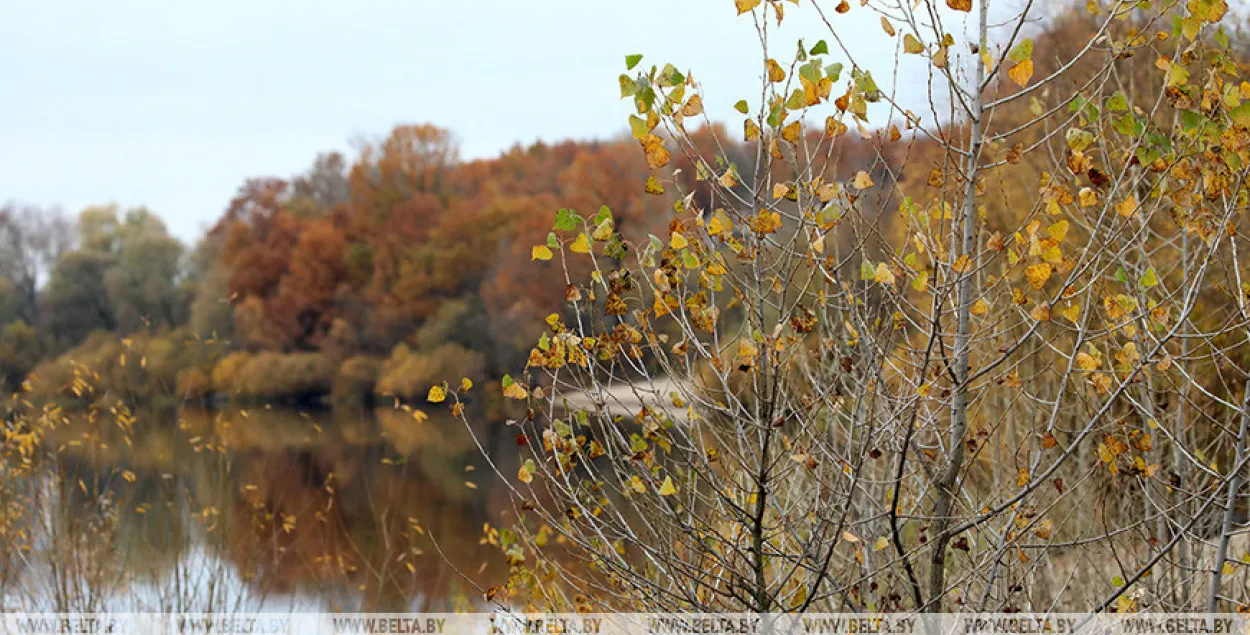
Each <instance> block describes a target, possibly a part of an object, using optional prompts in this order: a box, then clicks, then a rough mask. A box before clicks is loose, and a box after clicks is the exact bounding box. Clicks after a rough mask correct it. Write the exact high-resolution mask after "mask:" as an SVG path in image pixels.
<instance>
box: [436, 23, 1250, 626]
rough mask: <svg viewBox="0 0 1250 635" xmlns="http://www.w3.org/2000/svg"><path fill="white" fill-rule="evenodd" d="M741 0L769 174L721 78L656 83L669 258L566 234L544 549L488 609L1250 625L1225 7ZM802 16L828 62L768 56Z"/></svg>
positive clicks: (625, 82) (517, 484)
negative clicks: (516, 606)
mask: <svg viewBox="0 0 1250 635" xmlns="http://www.w3.org/2000/svg"><path fill="white" fill-rule="evenodd" d="M735 5H736V6H737V9H738V13H739V14H740V15H743V16H744V18H743V19H748V18H749V19H750V20H751V21H752V22H753V23H754V25H755V27H756V32H757V33H758V34H759V36H760V44H761V55H760V58H759V67H758V68H756V69H743V72H750V73H752V74H755V73H758V74H760V75H761V76H762V86H761V91H760V93H759V95H760V98H759V99H758V100H757V101H755V102H754V103H752V102H749V101H747V100H743V101H741V102H739V103H738V104H737V106H736V108H737V109H738V110H739V111H740V112H741V113H743V115H744V116H745V117H744V120H743V122H742V130H743V131H744V138H745V140H746V141H747V142H748V144H749V145H748V149H749V152H747V153H746V154H745V155H737V156H730V153H729V152H728V151H726V150H724V149H723V148H729V147H732V146H731V145H730V143H729V142H728V141H725V142H724V143H707V142H706V141H702V140H699V139H697V137H696V134H695V133H694V132H692V128H694V125H693V124H694V122H695V121H700V120H705V118H706V117H705V115H704V114H703V99H705V98H706V95H707V94H710V93H705V92H704V87H703V86H701V85H699V84H698V83H696V82H695V81H694V80H693V79H692V74H691V73H683V72H680V71H679V70H678V69H677V68H676V67H675V66H673V65H672V64H657V65H653V66H650V67H649V68H648V67H646V66H640V60H641V56H630V57H628V58H627V59H626V66H627V72H626V73H625V74H623V75H621V77H620V78H619V81H620V86H621V91H622V94H623V96H625V97H627V98H629V100H630V102H631V104H632V105H633V106H634V111H635V112H634V114H632V115H630V124H631V129H632V131H633V135H634V137H635V138H636V139H637V141H638V143H639V145H640V146H641V149H642V151H643V155H644V156H645V158H646V160H647V163H648V164H649V166H650V167H651V169H652V173H651V174H650V175H649V176H648V177H647V178H646V182H645V185H644V184H642V183H639V184H638V185H639V187H640V188H645V190H646V191H647V192H649V193H651V194H655V195H658V196H661V197H663V198H664V199H665V200H666V201H669V202H671V203H672V207H673V210H674V213H673V214H672V216H671V218H670V223H669V227H668V229H667V230H666V231H664V232H663V233H661V234H659V235H658V236H651V237H649V238H647V239H642V240H637V239H633V240H631V239H628V238H622V237H621V236H620V235H619V234H618V232H617V231H616V226H617V221H616V218H615V217H614V215H613V213H612V211H611V210H610V209H608V208H606V207H605V208H604V209H603V210H601V211H600V212H599V213H598V214H594V215H579V214H577V213H576V212H573V211H571V210H567V209H564V210H561V211H560V212H559V213H558V214H557V216H556V220H555V223H554V226H553V227H552V233H551V236H549V237H548V238H547V240H545V241H543V242H539V243H537V244H534V245H533V247H532V248H531V253H532V258H533V259H535V260H539V261H551V262H552V263H553V264H554V265H555V266H557V267H558V268H559V269H560V270H562V271H563V274H562V275H557V276H555V277H556V278H557V282H556V285H557V287H566V295H565V297H566V300H567V305H566V309H565V310H564V311H562V312H561V313H560V314H557V315H552V316H550V317H548V318H547V319H546V325H547V331H546V332H545V333H543V335H542V336H541V338H540V339H539V340H538V342H537V345H536V346H535V347H534V348H533V350H532V351H531V353H530V357H529V361H528V364H527V367H526V370H525V373H524V374H513V375H512V376H510V377H506V378H505V379H504V382H503V390H504V394H505V396H508V397H510V398H512V399H517V400H520V401H524V402H525V405H526V406H527V408H526V409H525V411H524V412H525V413H526V416H525V417H523V418H522V424H521V425H522V428H523V430H524V432H525V433H526V439H527V442H526V443H523V444H521V450H520V451H521V453H522V456H521V461H522V462H521V464H520V468H519V470H518V471H517V473H516V474H512V473H507V474H504V473H503V472H502V470H499V468H498V467H497V468H496V469H497V472H499V474H500V476H501V477H503V478H505V479H506V480H507V482H508V486H509V490H510V493H511V496H512V497H513V502H514V510H515V512H516V515H517V518H518V521H517V522H516V523H515V525H513V526H512V527H510V528H508V530H507V533H508V540H506V541H504V542H503V546H504V547H505V549H506V551H507V553H508V556H509V561H510V563H511V564H512V566H513V571H512V573H513V574H512V577H511V578H510V579H509V582H508V584H507V585H506V587H504V588H503V589H494V590H492V592H491V593H490V594H489V595H490V596H491V597H494V598H496V599H498V600H500V601H504V598H511V600H512V601H518V602H525V603H531V604H535V605H538V606H539V607H540V608H546V607H554V608H567V607H570V606H573V605H575V604H579V603H580V602H584V601H590V602H594V603H600V604H602V605H603V606H604V608H606V609H622V608H623V609H627V610H628V609H632V610H646V611H657V610H694V611H722V610H728V611H749V612H777V611H805V610H815V609H825V610H852V611H872V610H917V611H941V610H949V609H954V608H955V607H956V606H957V605H958V606H963V607H969V608H971V609H973V610H982V611H1010V610H1029V609H1034V610H1053V609H1055V608H1060V609H1065V610H1091V609H1092V610H1097V611H1101V610H1104V609H1108V608H1114V609H1116V610H1119V611H1130V610H1135V609H1137V608H1152V609H1155V610H1192V609H1196V608H1208V609H1209V610H1215V609H1218V608H1222V607H1231V606H1238V607H1245V606H1246V605H1247V602H1250V596H1247V594H1246V591H1245V589H1246V588H1247V587H1246V585H1245V584H1244V582H1245V576H1246V575H1247V573H1246V567H1245V566H1244V565H1242V564H1239V563H1237V562H1236V561H1235V560H1234V556H1230V550H1229V548H1228V545H1229V543H1230V541H1231V538H1232V535H1233V533H1234V531H1235V529H1236V522H1235V519H1236V518H1237V517H1238V515H1239V514H1240V513H1242V512H1241V511H1240V509H1241V507H1242V506H1243V505H1244V504H1245V503H1244V502H1242V500H1241V498H1240V494H1239V492H1240V491H1241V487H1242V483H1243V482H1244V481H1243V480H1242V479H1243V475H1244V473H1245V470H1246V463H1247V462H1248V461H1250V452H1247V441H1248V439H1247V414H1246V413H1247V408H1246V405H1245V404H1246V403H1250V402H1247V401H1246V400H1247V399H1250V355H1247V353H1250V349H1247V346H1250V339H1248V338H1247V336H1248V335H1250V330H1247V325H1248V324H1250V309H1247V307H1246V296H1247V293H1248V291H1247V290H1250V285H1246V284H1244V283H1243V281H1242V280H1243V277H1244V276H1245V275H1247V274H1250V272H1248V271H1247V270H1246V268H1245V266H1244V264H1243V263H1242V260H1241V259H1242V256H1241V251H1244V247H1243V246H1242V245H1243V242H1244V237H1245V231H1246V229H1247V227H1248V223H1247V219H1246V214H1245V210H1246V207H1247V201H1248V200H1250V190H1247V189H1246V187H1245V185H1244V182H1245V177H1246V176H1247V175H1248V174H1250V90H1244V89H1243V88H1242V87H1243V86H1247V84H1245V83H1244V81H1243V80H1244V79H1245V78H1246V68H1247V66H1246V64H1245V61H1246V57H1245V56H1244V54H1243V53H1244V51H1239V50H1237V49H1235V48H1234V47H1232V45H1231V43H1230V41H1229V38H1228V36H1227V34H1226V32H1225V30H1224V27H1223V26H1221V22H1222V21H1224V20H1225V13H1226V10H1227V5H1226V3H1225V2H1223V1H1222V0H1194V1H1192V2H1189V3H1187V4H1184V5H1183V6H1182V5H1181V4H1180V3H1172V4H1167V5H1166V6H1162V7H1156V6H1153V5H1146V4H1135V5H1131V6H1130V5H1129V4H1126V3H1115V5H1114V6H1112V7H1102V6H1101V5H1100V4H1099V3H1089V4H1088V5H1082V6H1080V7H1074V8H1073V9H1072V10H1071V11H1070V12H1067V13H1061V14H1060V15H1059V17H1057V18H1055V19H1052V20H1050V21H1049V22H1048V23H1047V24H1046V25H1045V26H1044V27H1043V30H1042V31H1040V32H1035V31H1034V30H1033V28H1032V27H1030V26H1029V25H1030V23H1031V22H1033V21H1035V20H1036V19H1037V18H1040V17H1044V16H1042V15H1041V14H1040V13H1041V9H1040V8H1036V7H1035V6H1034V3H1031V2H1028V3H1024V4H1023V5H1022V6H1021V7H1019V8H1018V10H1015V13H1014V14H1011V15H1009V16H1001V15H998V14H997V12H996V13H995V14H994V15H993V16H991V13H990V2H989V1H988V0H978V2H976V3H975V5H976V6H975V7H974V6H973V5H974V3H973V2H972V1H971V0H947V2H945V3H940V2H935V1H934V0H921V1H920V2H914V3H913V2H890V1H885V2H874V1H872V0H869V1H866V2H863V3H849V2H842V3H841V4H840V5H838V6H837V7H836V8H831V9H827V8H826V7H825V6H824V5H821V4H810V5H808V6H807V7H806V13H803V12H796V10H794V9H793V8H790V7H789V6H788V5H786V4H785V3H781V2H761V1H760V0H736V1H735ZM861 5H862V6H861ZM783 9H784V13H783ZM850 11H856V12H866V11H874V12H876V14H878V15H876V16H874V17H876V18H879V20H880V23H881V25H882V29H883V30H884V31H885V33H886V34H887V35H888V36H889V37H892V38H895V41H896V42H898V48H897V55H898V57H897V59H898V62H899V64H911V65H915V66H917V67H919V68H923V69H925V70H924V72H926V73H927V74H928V75H929V76H930V77H931V78H932V80H931V84H930V86H929V99H928V104H927V107H928V112H925V113H923V114H917V113H915V112H912V111H910V110H908V109H907V108H906V106H904V105H903V104H900V103H899V100H898V98H897V97H898V96H897V95H896V94H895V93H893V92H892V91H891V90H890V89H888V88H887V83H886V82H884V81H881V80H878V79H875V78H874V77H873V76H872V73H871V71H870V70H869V66H873V65H870V64H867V52H866V51H854V50H847V49H845V48H844V47H843V40H842V39H840V38H839V37H838V29H839V28H840V26H839V25H840V24H842V22H841V21H842V20H844V19H845V18H843V17H842V14H844V13H847V12H850ZM1081 12H1086V14H1085V15H1084V16H1083V17H1082V15H1081ZM804 15H806V16H808V17H810V18H813V19H812V21H811V25H812V27H813V28H818V29H827V30H828V34H827V35H825V37H827V38H828V40H823V39H822V40H819V41H817V42H816V43H815V44H814V45H813V44H812V43H811V42H812V40H811V39H809V40H808V41H807V43H806V44H805V43H803V42H800V43H799V46H798V47H797V48H796V47H795V46H794V44H793V43H789V42H787V43H781V44H777V43H776V42H775V41H773V39H771V35H770V32H769V30H768V29H767V26H768V25H769V24H771V23H772V22H774V21H776V22H781V21H782V20H795V19H800V18H799V17H796V16H800V17H801V16H804ZM1004 18H1006V19H1005V21H1004ZM991 19H992V20H993V22H994V23H997V24H1005V26H1004V27H1002V28H999V29H991V27H990V23H991ZM961 24H962V25H963V29H962V30H961V28H960V25H961ZM1169 29H1170V30H1169ZM960 33H963V34H964V35H959V34H960ZM1030 36H1036V37H1030ZM812 39H815V38H812ZM1042 46H1045V47H1046V48H1042ZM1035 47H1036V50H1037V53H1036V54H1035V52H1034V51H1035ZM966 51H969V52H970V53H965V52H966ZM814 121H819V122H820V124H819V125H817V126H815V127H813V126H812V125H811V124H812V122H814ZM856 129H858V131H859V134H858V135H856V134H854V133H853V132H852V131H855V130H856ZM711 134H713V135H719V134H722V133H720V132H718V131H715V130H714V129H713V130H712V133H711ZM857 136H858V137H862V138H863V139H864V140H866V141H867V143H863V142H861V141H860V140H857V139H856V137H857ZM675 157H683V158H684V161H686V163H684V164H683V165H682V169H681V174H678V173H676V171H675V170H674V169H673V163H675V162H676V161H675ZM848 157H849V158H848ZM687 166H688V167H687ZM691 176H693V177H694V179H695V180H694V181H693V184H692V182H691V181H690V178H691ZM604 202H605V203H609V204H610V203H611V201H604ZM542 266H551V265H542ZM586 267H589V268H590V269H591V275H590V276H589V277H588V276H585V275H581V274H579V273H578V272H579V270H584V269H585V268H586ZM467 389H468V388H464V389H462V390H455V386H454V382H452V383H451V384H449V385H447V386H446V388H444V391H445V392H447V393H448V394H449V398H448V402H449V403H452V404H453V405H454V404H455V403H456V402H458V400H459V398H460V395H461V393H462V392H463V390H467ZM466 423H467V420H466ZM496 465H498V464H496ZM1092 507H1096V508H1097V509H1098V510H1099V513H1097V514H1094V513H1091V508H1092ZM1204 526H1205V527H1207V528H1208V529H1205V530H1204V529H1203V527H1204ZM553 535H555V536H558V537H559V538H560V540H559V541H555V540H549V538H550V537H551V536H553ZM1212 535H1213V536H1216V538H1215V540H1214V543H1215V544H1214V546H1212V545H1211V542H1210V541H1207V540H1206V539H1205V536H1212ZM1072 571H1076V572H1077V573H1075V574H1071V573H1069V572H1072ZM1060 572H1062V573H1060ZM1229 577H1235V578H1236V579H1238V580H1240V581H1241V583H1240V584H1237V585H1229V584H1226V583H1225V582H1226V579H1227V578H1229ZM574 594H580V595H581V597H582V598H583V599H582V600H578V599H577V598H575V597H574ZM585 596H589V600H586V599H585Z"/></svg>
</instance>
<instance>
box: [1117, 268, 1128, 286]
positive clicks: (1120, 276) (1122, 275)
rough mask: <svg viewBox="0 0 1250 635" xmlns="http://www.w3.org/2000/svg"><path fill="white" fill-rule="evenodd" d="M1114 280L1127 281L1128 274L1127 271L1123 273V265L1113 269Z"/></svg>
mask: <svg viewBox="0 0 1250 635" xmlns="http://www.w3.org/2000/svg"><path fill="white" fill-rule="evenodd" d="M1115 281H1116V282H1119V283H1125V282H1128V274H1127V273H1125V271H1124V267H1116V270H1115Z"/></svg>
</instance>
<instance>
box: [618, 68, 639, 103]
mask: <svg viewBox="0 0 1250 635" xmlns="http://www.w3.org/2000/svg"><path fill="white" fill-rule="evenodd" d="M617 80H618V81H619V82H620V83H621V99H624V98H626V97H633V96H634V94H635V93H637V92H638V85H637V84H635V83H634V80H632V79H630V78H629V75H626V74H624V73H621V76H620V77H618V78H617Z"/></svg>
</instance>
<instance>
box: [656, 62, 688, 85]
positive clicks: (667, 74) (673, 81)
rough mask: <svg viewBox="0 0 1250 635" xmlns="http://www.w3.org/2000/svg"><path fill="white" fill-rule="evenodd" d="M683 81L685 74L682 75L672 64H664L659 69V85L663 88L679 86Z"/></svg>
mask: <svg viewBox="0 0 1250 635" xmlns="http://www.w3.org/2000/svg"><path fill="white" fill-rule="evenodd" d="M685 81H686V76H685V75H682V74H681V73H680V72H679V71H678V70H677V67H675V66H673V65H672V64H665V65H664V69H663V70H661V71H660V85H661V86H663V87H665V88H670V87H672V86H680V85H681V84H683V83H685Z"/></svg>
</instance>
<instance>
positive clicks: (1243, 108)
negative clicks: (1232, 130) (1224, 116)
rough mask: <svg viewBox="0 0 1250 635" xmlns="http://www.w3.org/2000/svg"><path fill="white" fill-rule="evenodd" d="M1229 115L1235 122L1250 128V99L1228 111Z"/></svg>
mask: <svg viewBox="0 0 1250 635" xmlns="http://www.w3.org/2000/svg"><path fill="white" fill-rule="evenodd" d="M1228 116H1229V117H1230V118H1232V120H1233V123H1234V124H1236V125H1238V126H1242V127H1245V128H1250V101H1247V102H1246V103H1244V104H1242V105H1240V106H1238V107H1236V108H1234V109H1232V110H1230V111H1228Z"/></svg>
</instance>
